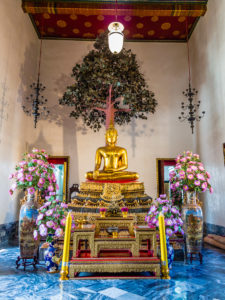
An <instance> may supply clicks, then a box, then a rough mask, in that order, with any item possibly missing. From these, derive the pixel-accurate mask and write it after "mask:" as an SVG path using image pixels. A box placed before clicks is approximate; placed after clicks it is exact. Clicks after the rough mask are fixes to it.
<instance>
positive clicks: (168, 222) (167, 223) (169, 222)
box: [165, 219, 173, 226]
mask: <svg viewBox="0 0 225 300" xmlns="http://www.w3.org/2000/svg"><path fill="white" fill-rule="evenodd" d="M165 225H167V226H172V225H173V222H172V220H170V219H165Z"/></svg>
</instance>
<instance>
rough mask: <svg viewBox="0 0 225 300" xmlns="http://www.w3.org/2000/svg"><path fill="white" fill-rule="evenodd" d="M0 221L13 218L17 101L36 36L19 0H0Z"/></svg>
mask: <svg viewBox="0 0 225 300" xmlns="http://www.w3.org/2000/svg"><path fill="white" fill-rule="evenodd" d="M0 40H1V47H0V70H1V72H0V165H1V168H0V191H1V197H0V224H6V223H9V222H13V221H15V220H16V219H17V212H18V210H17V207H18V198H17V194H15V195H14V196H13V197H10V195H9V193H8V190H9V187H10V181H9V179H8V176H9V173H11V172H12V171H13V169H14V167H15V164H16V163H17V162H18V160H20V159H21V155H22V153H23V152H24V151H25V150H26V144H25V135H26V130H27V127H26V122H27V120H28V118H27V117H26V116H25V115H24V113H23V111H22V108H21V103H22V101H23V99H24V95H25V93H26V87H27V84H28V83H32V81H33V80H34V78H33V77H32V76H33V74H34V73H35V71H36V63H37V51H36V50H37V49H38V48H37V47H38V44H37V43H38V39H37V37H36V34H35V32H34V29H33V27H32V26H31V24H30V20H29V17H28V16H27V15H25V14H24V13H23V11H22V9H21V1H20V0H7V1H0Z"/></svg>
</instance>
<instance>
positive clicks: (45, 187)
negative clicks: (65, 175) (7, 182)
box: [9, 149, 57, 197]
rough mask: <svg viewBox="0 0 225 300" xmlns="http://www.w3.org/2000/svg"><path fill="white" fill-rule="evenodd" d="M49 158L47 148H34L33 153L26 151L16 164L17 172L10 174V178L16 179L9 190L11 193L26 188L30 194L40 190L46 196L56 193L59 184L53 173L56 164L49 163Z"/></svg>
mask: <svg viewBox="0 0 225 300" xmlns="http://www.w3.org/2000/svg"><path fill="white" fill-rule="evenodd" d="M47 159H48V155H47V153H46V152H45V150H38V149H33V150H32V153H25V154H24V156H23V160H22V161H21V162H19V163H18V165H17V166H16V168H15V170H16V171H15V173H13V174H11V175H10V176H9V179H13V180H14V183H13V184H12V186H11V188H10V190H9V193H10V195H12V194H13V192H14V191H15V190H16V189H20V190H23V189H26V190H27V191H28V193H29V194H34V193H35V191H37V190H38V191H40V192H41V193H42V195H43V196H44V197H45V196H48V195H49V193H50V192H51V193H55V192H56V189H57V185H56V183H55V175H54V173H53V169H54V165H52V164H49V163H48V160H47Z"/></svg>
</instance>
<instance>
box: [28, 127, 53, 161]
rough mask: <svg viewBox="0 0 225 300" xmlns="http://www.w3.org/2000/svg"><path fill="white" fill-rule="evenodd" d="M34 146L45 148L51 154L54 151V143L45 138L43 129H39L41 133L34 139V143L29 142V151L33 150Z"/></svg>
mask: <svg viewBox="0 0 225 300" xmlns="http://www.w3.org/2000/svg"><path fill="white" fill-rule="evenodd" d="M33 148H38V149H45V150H46V151H47V153H49V154H50V155H51V154H52V153H53V150H52V145H50V144H49V143H48V142H47V140H46V139H45V138H44V135H43V132H42V129H40V130H39V135H38V137H37V139H36V141H34V143H33V144H29V143H28V145H27V151H28V152H31V151H32V149H33Z"/></svg>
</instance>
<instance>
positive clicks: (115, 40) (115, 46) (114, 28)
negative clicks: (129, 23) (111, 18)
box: [108, 0, 124, 54]
mask: <svg viewBox="0 0 225 300" xmlns="http://www.w3.org/2000/svg"><path fill="white" fill-rule="evenodd" d="M115 14H116V21H115V22H112V23H110V24H109V26H108V30H109V33H108V44H109V50H110V51H111V52H112V53H113V54H118V53H120V51H121V50H122V49H123V40H124V35H123V30H124V26H123V24H122V23H120V22H118V21H117V0H116V13H115Z"/></svg>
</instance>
